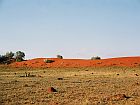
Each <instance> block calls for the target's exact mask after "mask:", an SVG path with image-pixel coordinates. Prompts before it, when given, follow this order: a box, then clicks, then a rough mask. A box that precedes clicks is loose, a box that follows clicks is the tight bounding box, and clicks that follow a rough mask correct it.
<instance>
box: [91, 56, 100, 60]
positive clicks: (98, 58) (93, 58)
mask: <svg viewBox="0 0 140 105" xmlns="http://www.w3.org/2000/svg"><path fill="white" fill-rule="evenodd" d="M100 59H101V57H99V56H95V57H94V56H93V57H91V60H100Z"/></svg>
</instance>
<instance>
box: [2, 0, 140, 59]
mask: <svg viewBox="0 0 140 105" xmlns="http://www.w3.org/2000/svg"><path fill="white" fill-rule="evenodd" d="M139 40H140V0H0V45H1V47H0V54H4V53H5V52H7V51H13V52H16V51H18V50H21V51H24V52H25V53H26V58H27V59H29V58H34V57H56V55H57V54H60V55H63V56H64V58H87V59H88V58H91V57H92V56H100V57H102V58H110V57H121V56H139V55H140V47H139V45H140V41H139Z"/></svg>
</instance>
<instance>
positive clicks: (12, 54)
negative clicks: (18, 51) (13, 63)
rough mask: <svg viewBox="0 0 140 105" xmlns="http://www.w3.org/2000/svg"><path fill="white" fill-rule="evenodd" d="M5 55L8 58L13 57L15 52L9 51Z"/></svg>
mask: <svg viewBox="0 0 140 105" xmlns="http://www.w3.org/2000/svg"><path fill="white" fill-rule="evenodd" d="M5 57H7V58H8V59H12V58H13V57H14V53H13V52H12V51H10V52H7V53H6V54H5Z"/></svg>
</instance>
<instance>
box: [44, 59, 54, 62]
mask: <svg viewBox="0 0 140 105" xmlns="http://www.w3.org/2000/svg"><path fill="white" fill-rule="evenodd" d="M44 62H45V63H52V62H54V60H50V59H45V60H44Z"/></svg>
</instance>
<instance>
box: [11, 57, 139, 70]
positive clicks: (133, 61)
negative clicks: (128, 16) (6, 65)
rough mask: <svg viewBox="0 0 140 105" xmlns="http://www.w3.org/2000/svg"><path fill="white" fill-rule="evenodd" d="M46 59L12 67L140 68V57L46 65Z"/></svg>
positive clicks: (69, 60)
mask: <svg viewBox="0 0 140 105" xmlns="http://www.w3.org/2000/svg"><path fill="white" fill-rule="evenodd" d="M45 59H46V58H36V59H32V60H27V61H23V62H15V63H12V64H10V66H12V67H33V68H50V67H104V66H124V67H135V66H140V57H122V58H110V59H102V60H85V59H58V58H47V59H50V60H54V62H52V63H45V62H44V60H45Z"/></svg>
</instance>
